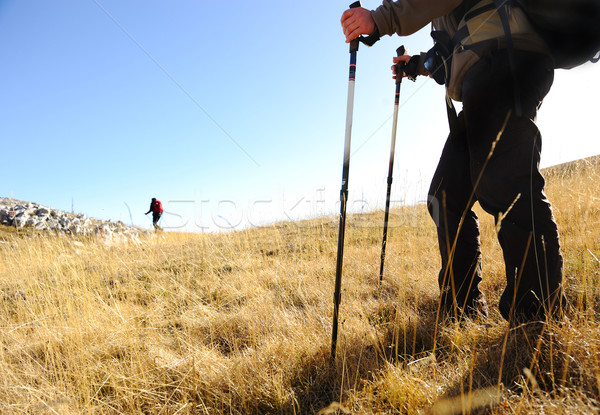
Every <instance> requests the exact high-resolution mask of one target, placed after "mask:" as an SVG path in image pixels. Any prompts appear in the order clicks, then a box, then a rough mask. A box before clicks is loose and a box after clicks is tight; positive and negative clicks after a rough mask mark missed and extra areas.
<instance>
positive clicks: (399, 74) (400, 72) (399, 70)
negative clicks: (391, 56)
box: [396, 45, 406, 84]
mask: <svg viewBox="0 0 600 415" xmlns="http://www.w3.org/2000/svg"><path fill="white" fill-rule="evenodd" d="M405 52H406V49H405V48H404V45H402V46H400V47H399V48H398V49H396V54H397V56H398V57H400V56H402V55H404V53H405ZM405 66H406V63H405V62H398V63H397V64H396V84H400V83H401V82H402V78H403V77H404V67H405Z"/></svg>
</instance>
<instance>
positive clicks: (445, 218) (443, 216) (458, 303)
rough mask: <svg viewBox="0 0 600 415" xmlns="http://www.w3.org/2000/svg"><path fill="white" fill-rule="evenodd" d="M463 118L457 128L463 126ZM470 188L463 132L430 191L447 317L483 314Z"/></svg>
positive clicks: (450, 143)
mask: <svg viewBox="0 0 600 415" xmlns="http://www.w3.org/2000/svg"><path fill="white" fill-rule="evenodd" d="M462 121H463V120H462V116H460V117H459V125H462ZM472 190H473V188H472V185H471V176H470V170H469V153H468V148H467V144H466V140H465V136H464V129H463V128H461V131H456V132H455V133H454V134H453V136H452V137H450V138H448V140H447V141H446V144H445V146H444V150H443V152H442V156H441V158H440V161H439V164H438V167H437V170H436V172H435V174H434V177H433V180H432V182H431V187H430V189H429V202H428V209H429V213H430V214H431V216H432V218H433V219H434V221H435V224H436V226H437V234H438V244H439V249H440V256H441V259H442V268H441V270H440V273H439V277H438V282H439V286H440V293H441V307H442V311H443V312H444V313H445V314H446V315H450V316H455V317H460V315H461V314H462V312H463V311H464V312H466V313H467V314H474V313H475V312H476V311H477V310H480V311H481V312H483V313H486V310H485V309H486V307H485V297H484V296H483V294H482V293H481V292H480V291H479V283H480V282H481V249H480V242H479V224H478V220H477V215H476V214H475V212H473V210H472V209H471V208H472V206H473V203H474V200H472V198H471V196H472Z"/></svg>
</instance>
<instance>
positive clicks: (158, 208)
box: [145, 197, 163, 230]
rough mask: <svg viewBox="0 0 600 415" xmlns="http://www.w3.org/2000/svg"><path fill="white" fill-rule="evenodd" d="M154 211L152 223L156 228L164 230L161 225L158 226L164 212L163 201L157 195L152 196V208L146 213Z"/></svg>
mask: <svg viewBox="0 0 600 415" xmlns="http://www.w3.org/2000/svg"><path fill="white" fill-rule="evenodd" d="M150 212H152V225H154V229H156V230H162V229H161V227H160V226H158V221H159V220H160V217H161V216H162V214H163V208H162V203H161V202H160V200H157V199H156V198H155V197H153V198H152V202H150V209H149V210H148V212H146V213H145V214H146V215H147V214H148V213H150Z"/></svg>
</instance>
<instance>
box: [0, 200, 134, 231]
mask: <svg viewBox="0 0 600 415" xmlns="http://www.w3.org/2000/svg"><path fill="white" fill-rule="evenodd" d="M0 224H2V225H5V226H14V227H15V228H17V229H34V230H38V231H51V232H55V233H58V234H66V235H81V236H91V235H96V236H103V237H110V236H112V235H113V234H119V235H121V236H131V237H137V236H139V234H141V233H143V232H145V231H144V230H142V229H139V228H136V227H133V226H127V225H125V224H124V223H123V222H121V221H118V222H113V221H103V220H98V219H93V218H89V217H87V216H86V215H84V214H74V213H69V212H65V211H62V210H58V209H53V208H50V207H48V206H43V205H40V204H38V203H33V202H23V201H20V200H16V199H12V198H6V197H0Z"/></svg>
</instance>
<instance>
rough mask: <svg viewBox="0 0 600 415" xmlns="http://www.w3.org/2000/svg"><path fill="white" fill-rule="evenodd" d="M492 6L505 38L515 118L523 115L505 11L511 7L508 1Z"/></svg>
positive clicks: (500, 1)
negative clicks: (494, 8) (494, 7)
mask: <svg viewBox="0 0 600 415" xmlns="http://www.w3.org/2000/svg"><path fill="white" fill-rule="evenodd" d="M494 5H495V6H496V10H497V11H498V15H499V16H500V21H501V22H502V30H504V37H505V38H506V50H507V52H508V65H509V66H510V73H511V76H512V81H513V96H514V99H515V114H516V115H517V117H520V116H521V115H523V110H522V109H521V94H520V92H519V85H518V83H517V65H516V63H515V47H514V44H513V39H512V36H511V34H510V23H509V22H508V13H507V12H506V9H507V8H509V10H510V7H511V4H510V0H494Z"/></svg>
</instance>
